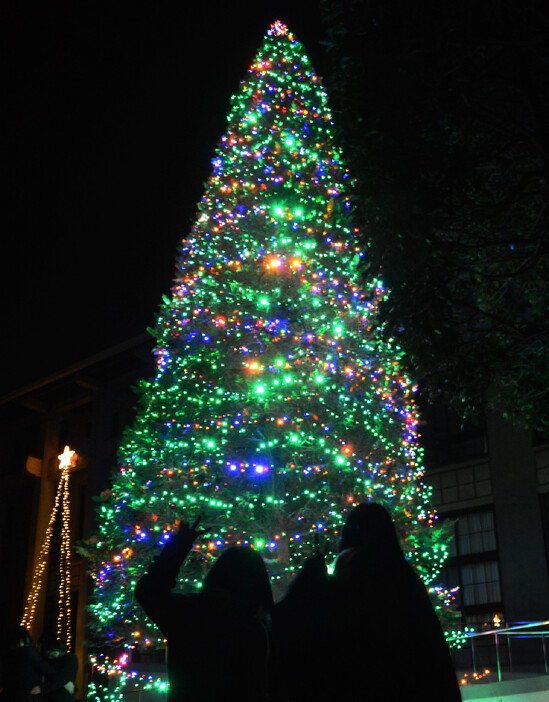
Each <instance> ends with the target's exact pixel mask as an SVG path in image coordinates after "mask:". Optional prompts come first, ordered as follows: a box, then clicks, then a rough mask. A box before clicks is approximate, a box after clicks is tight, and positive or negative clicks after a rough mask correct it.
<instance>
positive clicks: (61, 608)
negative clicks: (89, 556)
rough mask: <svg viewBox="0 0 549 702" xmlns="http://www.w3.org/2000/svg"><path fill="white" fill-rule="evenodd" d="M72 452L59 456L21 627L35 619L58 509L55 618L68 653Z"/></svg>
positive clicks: (68, 451) (65, 452)
mask: <svg viewBox="0 0 549 702" xmlns="http://www.w3.org/2000/svg"><path fill="white" fill-rule="evenodd" d="M74 456H75V452H74V451H71V450H70V448H69V447H68V446H65V450H64V451H63V453H62V454H60V455H59V456H58V459H59V470H60V471H61V478H60V480H59V483H58V485H57V490H56V493H55V500H54V504H53V508H52V511H51V513H50V519H49V522H48V526H47V529H46V534H45V537H44V541H43V543H42V546H41V548H40V552H39V555H38V560H37V563H36V566H35V568H34V572H33V576H32V584H31V589H30V591H29V594H28V597H27V602H26V605H25V610H24V612H23V617H22V619H21V626H24V627H25V628H26V629H31V627H32V624H33V621H34V617H35V615H36V606H37V603H38V599H39V596H40V593H41V592H42V588H43V584H44V574H45V572H46V569H47V566H48V560H49V553H50V545H51V537H52V534H53V529H54V525H55V520H56V517H57V514H58V511H59V507H61V515H62V523H61V545H60V563H59V572H60V582H59V598H58V616H57V637H58V639H59V640H60V641H62V642H64V643H65V645H66V646H67V650H70V647H71V620H72V617H71V607H70V590H71V573H70V570H71V558H70V493H69V471H70V468H71V466H72V463H73V460H74Z"/></svg>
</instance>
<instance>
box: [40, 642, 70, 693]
mask: <svg viewBox="0 0 549 702" xmlns="http://www.w3.org/2000/svg"><path fill="white" fill-rule="evenodd" d="M48 662H49V664H50V665H51V666H52V668H53V675H50V676H49V677H47V678H46V682H45V683H44V684H43V685H42V695H43V697H42V699H43V702H73V700H74V694H73V693H71V692H68V691H67V690H65V688H64V687H63V686H64V685H65V683H68V682H72V683H74V682H75V680H76V675H77V673H78V658H77V657H76V655H75V654H74V653H65V654H63V655H62V656H60V657H59V658H55V659H53V660H49V661H48Z"/></svg>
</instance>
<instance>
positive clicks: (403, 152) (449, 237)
mask: <svg viewBox="0 0 549 702" xmlns="http://www.w3.org/2000/svg"><path fill="white" fill-rule="evenodd" d="M321 7H322V11H323V20H324V24H325V28H326V34H327V36H328V41H327V42H325V48H326V52H327V53H326V57H325V59H326V65H327V68H326V69H325V71H324V78H325V81H326V84H327V86H328V89H329V91H330V95H331V98H332V104H333V107H334V113H335V124H336V127H338V128H340V129H341V134H340V137H341V140H342V144H343V147H344V153H345V156H346V158H347V159H348V160H349V163H350V167H351V171H352V172H353V174H354V176H355V177H356V178H357V179H358V182H357V190H356V204H357V206H358V207H359V209H360V211H361V217H362V223H363V225H364V226H362V227H361V232H362V234H363V236H364V237H365V239H364V244H365V246H366V247H367V249H368V255H367V256H365V257H364V258H363V259H362V270H363V273H364V276H365V278H366V279H367V278H369V277H371V276H372V275H375V274H379V271H381V275H382V277H383V280H384V282H385V283H386V285H387V286H388V288H389V289H390V291H391V294H390V295H389V296H388V297H387V298H386V300H385V301H384V302H383V303H382V305H381V314H380V316H379V320H383V331H384V334H385V336H386V337H387V338H389V337H391V336H395V335H397V334H398V335H399V341H400V343H401V345H402V347H403V349H404V352H405V358H406V362H407V363H408V364H409V366H410V367H411V368H412V369H413V371H414V373H415V374H416V377H417V379H418V382H419V384H420V387H421V388H422V391H424V392H425V393H426V394H427V395H428V397H429V399H430V400H431V401H437V402H440V401H444V402H446V403H448V404H449V405H450V406H451V407H452V408H453V409H454V410H457V412H458V413H459V415H460V416H461V417H467V416H475V415H476V414H478V413H479V412H480V411H482V410H484V409H492V410H497V411H499V412H502V413H503V414H504V415H505V416H506V417H507V418H509V419H510V420H511V421H513V422H514V423H516V424H518V425H521V426H524V427H529V428H532V429H537V430H543V429H544V428H547V426H548V424H549V402H548V398H549V353H548V341H549V319H548V315H547V311H548V308H549V306H548V302H549V293H548V284H547V281H548V280H549V232H548V225H549V211H548V208H547V202H548V195H549V192H548V190H549V178H548V172H547V164H548V154H549V134H548V119H547V114H548V113H547V110H548V84H549V81H548V78H549V41H548V38H549V10H548V8H547V5H546V3H542V2H538V1H537V0H526V2H514V1H513V0H505V1H503V2H499V1H498V2H495V1H488V2H483V3H471V2H463V3H432V2H424V1H419V0H416V2H411V3H406V4H400V3H391V2H389V3H386V2H379V1H378V0H363V1H361V0H347V1H343V2H328V1H327V0H326V1H324V0H323V1H322V2H321Z"/></svg>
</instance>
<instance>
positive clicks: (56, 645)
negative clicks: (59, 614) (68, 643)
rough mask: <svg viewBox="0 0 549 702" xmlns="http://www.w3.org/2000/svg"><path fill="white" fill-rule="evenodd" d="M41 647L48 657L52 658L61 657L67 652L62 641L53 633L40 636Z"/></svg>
mask: <svg viewBox="0 0 549 702" xmlns="http://www.w3.org/2000/svg"><path fill="white" fill-rule="evenodd" d="M40 648H41V650H42V653H43V654H44V655H45V656H46V658H50V659H54V658H59V656H62V655H63V654H64V653H65V652H66V651H65V647H64V646H63V644H62V643H61V641H59V640H58V639H57V638H56V637H55V636H53V635H51V634H44V635H42V636H41V637H40Z"/></svg>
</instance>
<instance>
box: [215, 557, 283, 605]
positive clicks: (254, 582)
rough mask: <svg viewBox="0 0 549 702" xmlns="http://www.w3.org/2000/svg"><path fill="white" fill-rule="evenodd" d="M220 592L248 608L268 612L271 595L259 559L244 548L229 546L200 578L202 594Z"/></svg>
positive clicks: (266, 575) (263, 565)
mask: <svg viewBox="0 0 549 702" xmlns="http://www.w3.org/2000/svg"><path fill="white" fill-rule="evenodd" d="M212 590H222V591H224V592H226V593H229V594H231V595H233V596H234V597H237V598H238V599H240V600H241V601H242V602H244V603H246V605H248V606H249V607H250V609H254V610H255V609H259V608H262V609H263V610H265V611H266V612H270V611H271V609H272V607H273V594H272V592H271V585H270V583H269V576H268V574H267V569H266V568H265V563H264V561H263V558H261V556H260V555H259V553H257V551H254V549H253V548H250V547H248V546H231V547H230V548H228V549H227V550H226V551H224V552H223V553H222V554H221V556H219V558H218V559H217V561H215V563H214V564H213V566H212V567H211V569H210V571H209V573H208V574H207V575H206V577H205V578H204V591H206V592H207V591H212Z"/></svg>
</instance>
